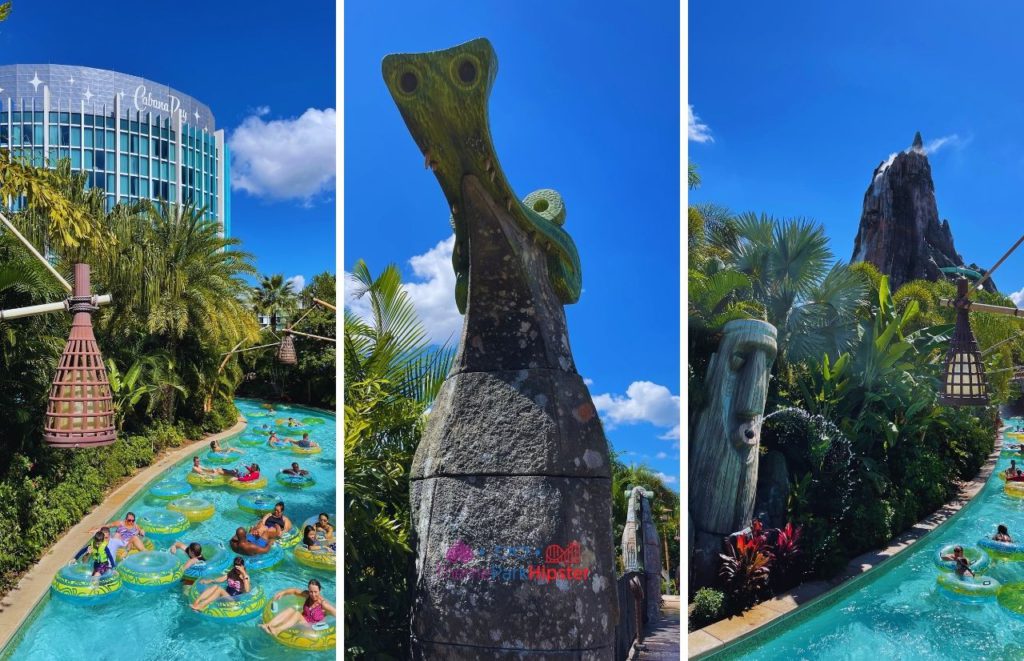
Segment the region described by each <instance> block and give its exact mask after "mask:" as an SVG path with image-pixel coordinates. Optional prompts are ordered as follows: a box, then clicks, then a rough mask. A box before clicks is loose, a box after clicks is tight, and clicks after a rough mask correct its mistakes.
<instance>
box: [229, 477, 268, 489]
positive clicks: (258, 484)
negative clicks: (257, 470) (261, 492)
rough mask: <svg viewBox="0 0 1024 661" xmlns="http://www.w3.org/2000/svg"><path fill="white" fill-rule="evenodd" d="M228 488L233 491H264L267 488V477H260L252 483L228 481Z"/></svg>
mask: <svg viewBox="0 0 1024 661" xmlns="http://www.w3.org/2000/svg"><path fill="white" fill-rule="evenodd" d="M228 486H229V487H231V488H233V489H241V490H242V491H251V490H253V489H264V488H266V486H267V476H266V475H260V476H259V477H258V478H257V479H255V480H253V481H252V482H239V481H238V480H230V481H229V482H228Z"/></svg>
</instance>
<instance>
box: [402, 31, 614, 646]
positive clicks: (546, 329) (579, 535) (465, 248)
mask: <svg viewBox="0 0 1024 661" xmlns="http://www.w3.org/2000/svg"><path fill="white" fill-rule="evenodd" d="M496 72H497V59H496V57H495V55H494V51H493V50H492V48H491V45H490V43H488V42H487V40H485V39H477V40H475V41H471V42H469V43H466V44H463V45H461V46H457V47H455V48H451V49H448V50H445V51H438V52H432V53H419V54H408V55H389V56H388V57H386V58H385V59H384V63H383V75H384V80H385V82H386V84H387V86H388V89H389V91H390V92H391V95H392V97H393V98H394V100H395V104H396V105H397V106H398V108H399V110H400V111H401V114H402V118H403V119H404V120H405V123H406V126H407V127H408V129H409V132H410V133H411V134H412V137H413V139H414V140H415V141H416V145H417V146H418V147H419V150H420V152H421V153H422V154H423V158H424V161H425V164H426V165H427V167H429V168H430V169H432V170H433V172H434V175H435V176H436V177H437V180H438V183H439V184H440V186H441V190H442V192H443V193H444V197H445V198H446V201H447V209H448V210H450V212H451V223H452V227H453V229H454V230H455V247H454V252H453V255H452V262H453V266H454V268H455V273H456V289H455V299H456V303H457V305H458V307H459V310H460V311H461V312H462V313H463V314H464V315H465V320H464V322H463V328H462V336H461V339H460V342H459V348H458V353H457V355H456V357H455V360H454V364H453V366H452V369H451V372H450V373H449V374H448V376H447V379H446V380H445V382H444V385H443V386H442V387H441V390H440V392H439V394H438V396H437V400H436V401H435V402H434V406H433V409H432V411H431V413H430V416H429V418H428V422H427V427H426V430H425V432H424V435H423V438H422V440H421V441H420V444H419V447H418V448H417V450H416V455H415V457H414V459H413V465H412V473H411V479H410V492H411V493H410V499H411V505H412V517H413V529H414V538H413V539H412V543H413V548H414V551H415V556H416V573H415V579H414V601H413V609H412V618H411V635H412V639H411V643H412V652H413V656H414V658H426V659H446V660H447V659H455V660H459V659H478V658H479V659H519V658H531V659H611V658H612V657H613V656H614V636H615V625H616V610H617V603H618V602H617V598H616V592H615V591H616V584H615V571H614V551H613V544H612V531H611V479H610V478H611V471H610V465H609V456H608V443H607V441H606V440H605V437H604V433H603V431H602V428H601V423H600V421H599V419H598V417H597V411H596V409H595V408H594V404H593V402H592V401H591V398H590V393H589V392H588V391H587V388H586V386H585V385H584V383H583V380H582V379H581V378H580V376H579V374H577V373H576V368H575V363H574V361H573V357H572V351H571V350H570V348H569V333H568V329H567V327H566V322H565V312H564V310H563V305H566V304H569V303H574V302H576V300H578V298H579V295H580V290H581V276H580V262H579V257H578V255H577V252H576V246H575V243H574V242H573V240H572V238H570V236H569V235H568V234H567V233H566V231H565V230H564V229H562V225H563V223H564V222H565V206H564V205H563V203H562V199H561V196H559V195H558V193H556V192H555V191H552V190H541V191H536V192H534V193H532V194H530V195H528V196H527V197H526V198H524V199H523V200H522V201H520V200H519V198H518V197H516V195H515V193H514V192H513V190H512V187H511V186H510V185H509V182H508V181H507V180H506V178H505V174H504V172H503V171H502V169H501V166H500V164H499V163H498V157H497V155H496V154H495V153H494V146H493V144H492V142H491V135H490V127H489V122H488V118H487V100H488V96H489V94H490V89H491V85H492V83H493V81H494V77H495V74H496Z"/></svg>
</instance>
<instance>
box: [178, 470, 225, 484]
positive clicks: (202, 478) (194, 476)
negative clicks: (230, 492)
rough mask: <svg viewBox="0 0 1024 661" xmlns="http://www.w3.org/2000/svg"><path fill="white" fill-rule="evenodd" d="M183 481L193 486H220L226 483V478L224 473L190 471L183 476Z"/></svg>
mask: <svg viewBox="0 0 1024 661" xmlns="http://www.w3.org/2000/svg"><path fill="white" fill-rule="evenodd" d="M185 481H186V482H188V483H189V484H191V485H192V486H194V487H220V486H224V485H225V484H227V482H228V478H227V477H226V476H224V475H209V474H203V475H200V474H199V473H196V472H190V473H189V474H188V475H186V476H185Z"/></svg>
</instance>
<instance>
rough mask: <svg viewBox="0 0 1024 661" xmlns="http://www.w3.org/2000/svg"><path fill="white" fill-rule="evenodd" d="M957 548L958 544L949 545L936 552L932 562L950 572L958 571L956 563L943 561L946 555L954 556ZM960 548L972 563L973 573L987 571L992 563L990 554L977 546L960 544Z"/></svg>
mask: <svg viewBox="0 0 1024 661" xmlns="http://www.w3.org/2000/svg"><path fill="white" fill-rule="evenodd" d="M956 546H957V545H956V544H948V545H946V546H943V547H942V548H941V549H939V550H938V551H936V552H935V555H934V556H933V557H932V561H933V562H934V563H935V566H936V567H938V568H939V569H941V570H943V571H948V572H951V571H953V570H954V569H956V563H955V562H953V561H952V560H942V556H944V555H945V556H951V555H953V549H954V548H956ZM960 546H962V547H963V549H964V557H965V558H967V561H968V562H969V563H971V571H973V572H974V573H976V574H977V573H979V572H983V571H985V569H986V568H987V567H988V565H989V562H990V559H989V557H988V554H987V553H985V552H984V551H982V550H981V549H979V548H978V547H977V546H968V545H967V544H960Z"/></svg>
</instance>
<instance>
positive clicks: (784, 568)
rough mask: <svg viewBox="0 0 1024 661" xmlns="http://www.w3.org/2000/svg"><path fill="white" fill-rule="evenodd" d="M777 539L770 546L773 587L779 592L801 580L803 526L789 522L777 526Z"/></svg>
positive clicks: (775, 531)
mask: <svg viewBox="0 0 1024 661" xmlns="http://www.w3.org/2000/svg"><path fill="white" fill-rule="evenodd" d="M773 532H774V533H775V541H774V543H773V544H772V545H771V547H770V551H769V552H770V553H771V556H772V563H771V565H772V575H771V582H772V587H773V588H774V589H775V590H776V591H777V592H778V591H780V590H785V589H787V588H790V587H792V586H794V585H796V584H797V583H798V582H799V581H800V567H799V562H800V558H799V556H800V553H801V551H800V535H801V533H802V532H803V527H802V526H796V527H794V526H793V523H792V522H789V523H787V524H786V525H785V527H783V528H777V529H776V530H774V531H773Z"/></svg>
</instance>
